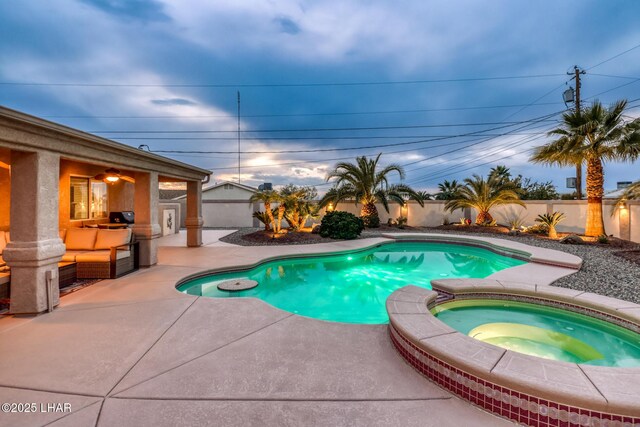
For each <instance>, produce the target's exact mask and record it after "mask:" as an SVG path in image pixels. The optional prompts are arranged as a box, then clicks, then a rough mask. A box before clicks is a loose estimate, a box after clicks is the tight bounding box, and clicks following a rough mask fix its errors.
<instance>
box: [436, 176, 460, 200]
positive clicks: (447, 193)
mask: <svg viewBox="0 0 640 427" xmlns="http://www.w3.org/2000/svg"><path fill="white" fill-rule="evenodd" d="M460 188H462V184H460V183H459V182H458V181H456V180H455V179H454V180H453V181H451V182H449V181H447V180H446V179H445V180H444V181H442V182H441V183H440V184H438V189H439V190H440V192H438V194H436V200H452V199H455V198H456V195H457V194H458V191H459V190H460Z"/></svg>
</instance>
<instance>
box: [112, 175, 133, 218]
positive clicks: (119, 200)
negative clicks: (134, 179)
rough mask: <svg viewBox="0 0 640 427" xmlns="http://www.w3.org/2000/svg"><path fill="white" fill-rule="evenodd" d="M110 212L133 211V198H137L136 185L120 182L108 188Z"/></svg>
mask: <svg viewBox="0 0 640 427" xmlns="http://www.w3.org/2000/svg"><path fill="white" fill-rule="evenodd" d="M108 194H109V212H122V211H132V210H133V198H134V196H135V185H134V184H132V183H130V182H126V181H118V182H117V183H115V184H113V185H109V187H108Z"/></svg>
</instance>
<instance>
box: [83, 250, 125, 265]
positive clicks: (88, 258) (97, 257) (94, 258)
mask: <svg viewBox="0 0 640 427" xmlns="http://www.w3.org/2000/svg"><path fill="white" fill-rule="evenodd" d="M129 255H131V252H129V251H117V252H116V259H122V258H127V257H128V256H129ZM110 256H111V251H107V250H102V251H91V252H85V253H82V254H79V255H77V256H76V262H80V263H82V262H109V261H110Z"/></svg>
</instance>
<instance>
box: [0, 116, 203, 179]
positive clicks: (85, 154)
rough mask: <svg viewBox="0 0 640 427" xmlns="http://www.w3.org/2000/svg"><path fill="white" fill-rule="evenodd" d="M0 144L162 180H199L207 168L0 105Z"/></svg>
mask: <svg viewBox="0 0 640 427" xmlns="http://www.w3.org/2000/svg"><path fill="white" fill-rule="evenodd" d="M0 147H6V148H9V149H14V150H29V149H34V150H42V149H46V150H48V151H53V152H57V153H59V154H60V155H61V156H62V157H64V158H67V159H73V160H78V161H81V162H88V163H93V164H98V165H104V166H105V167H109V166H113V167H117V168H122V169H133V170H139V171H155V172H158V173H159V174H160V176H161V181H162V180H203V179H205V178H206V177H207V176H209V175H211V171H208V170H206V169H202V168H199V167H196V166H192V165H189V164H186V163H182V162H179V161H177V160H173V159H169V158H167V157H163V156H159V155H157V154H154V153H150V152H148V151H145V150H140V149H137V148H134V147H131V146H129V145H125V144H121V143H119V142H116V141H112V140H110V139H106V138H102V137H99V136H96V135H93V134H90V133H87V132H83V131H80V130H77V129H73V128H70V127H67V126H64V125H61V124H58V123H54V122H50V121H48V120H44V119H41V118H39V117H35V116H32V115H29V114H25V113H22V112H19V111H16V110H12V109H9V108H6V107H0Z"/></svg>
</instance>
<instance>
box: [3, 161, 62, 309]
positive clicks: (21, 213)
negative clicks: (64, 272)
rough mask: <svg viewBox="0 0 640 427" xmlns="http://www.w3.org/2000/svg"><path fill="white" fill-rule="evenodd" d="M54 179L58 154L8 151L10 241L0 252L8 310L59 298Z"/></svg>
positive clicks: (57, 177) (59, 244) (53, 303)
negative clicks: (6, 272) (7, 279)
mask: <svg viewBox="0 0 640 427" xmlns="http://www.w3.org/2000/svg"><path fill="white" fill-rule="evenodd" d="M59 180H60V156H59V155H58V154H54V153H49V152H42V153H25V152H16V151H14V152H12V155H11V225H10V230H11V242H9V244H8V245H7V247H6V248H5V250H4V253H3V255H2V256H3V258H4V260H5V261H6V262H7V265H9V267H11V313H15V314H18V313H40V312H43V311H45V310H47V308H48V307H54V306H56V305H58V303H59V302H60V292H59V288H58V262H59V261H60V259H61V258H62V255H63V254H64V252H65V246H64V243H62V240H61V239H60V236H59V233H58V203H59V202H58V194H59V189H58V182H59Z"/></svg>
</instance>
